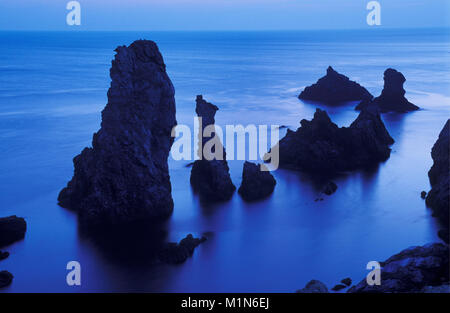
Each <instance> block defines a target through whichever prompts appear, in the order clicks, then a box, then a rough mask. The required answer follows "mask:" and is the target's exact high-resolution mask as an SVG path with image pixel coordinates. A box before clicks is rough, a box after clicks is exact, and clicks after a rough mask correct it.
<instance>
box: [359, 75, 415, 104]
mask: <svg viewBox="0 0 450 313" xmlns="http://www.w3.org/2000/svg"><path fill="white" fill-rule="evenodd" d="M405 81H406V79H405V76H403V74H402V73H400V72H397V71H396V70H394V69H392V68H389V69H387V70H386V71H385V72H384V88H383V91H382V92H381V95H380V96H379V97H377V98H374V99H373V100H371V99H364V100H363V101H361V103H360V104H358V105H357V106H356V110H362V109H364V108H367V107H370V106H374V107H376V108H378V109H379V110H380V112H382V113H385V112H400V113H402V112H409V111H416V110H419V107H418V106H416V105H414V104H412V103H411V102H409V101H408V100H407V99H406V98H405V89H403V84H404V83H405Z"/></svg>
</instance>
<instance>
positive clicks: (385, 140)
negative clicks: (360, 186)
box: [278, 109, 394, 176]
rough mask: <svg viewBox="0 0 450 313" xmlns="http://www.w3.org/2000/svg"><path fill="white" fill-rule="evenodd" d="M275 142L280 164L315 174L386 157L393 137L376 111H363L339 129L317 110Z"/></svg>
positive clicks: (352, 168) (372, 163)
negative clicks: (346, 125)
mask: <svg viewBox="0 0 450 313" xmlns="http://www.w3.org/2000/svg"><path fill="white" fill-rule="evenodd" d="M300 124H301V127H300V128H298V129H297V131H295V132H294V131H291V130H288V132H287V134H286V136H285V137H284V138H283V139H281V140H280V142H279V143H278V148H279V157H280V167H284V168H293V169H299V170H302V171H306V172H311V173H313V174H317V175H325V176H328V175H331V174H334V173H337V172H341V171H348V170H354V169H358V168H363V167H368V166H372V165H374V164H377V163H378V162H381V161H385V160H386V159H388V158H389V156H390V153H391V149H390V148H389V145H391V144H393V143H394V140H393V139H392V138H391V136H390V135H389V133H388V131H387V130H386V128H385V126H384V124H383V122H382V120H381V118H380V114H379V113H378V112H377V111H376V110H372V109H370V110H363V111H362V112H361V113H360V114H359V116H358V117H357V119H356V120H355V121H354V122H353V123H352V124H351V125H350V127H342V128H339V127H338V126H337V125H336V124H334V123H333V122H331V120H330V118H329V117H328V115H327V113H326V112H325V111H322V110H320V109H317V110H316V112H315V114H314V118H313V119H312V120H311V121H307V120H302V121H301V122H300Z"/></svg>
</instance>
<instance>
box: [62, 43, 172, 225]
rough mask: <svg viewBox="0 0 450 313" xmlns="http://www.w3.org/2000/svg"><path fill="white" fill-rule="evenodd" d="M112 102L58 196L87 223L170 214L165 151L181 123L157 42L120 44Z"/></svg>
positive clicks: (113, 64) (149, 217)
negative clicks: (178, 123) (172, 132)
mask: <svg viewBox="0 0 450 313" xmlns="http://www.w3.org/2000/svg"><path fill="white" fill-rule="evenodd" d="M115 51H116V52H117V54H116V55H115V58H114V60H113V61H112V67H111V70H110V76H111V87H110V88H109V91H108V103H107V104H106V107H105V108H104V110H103V111H102V123H101V128H100V130H99V131H98V132H97V133H95V134H94V136H93V139H92V148H85V149H84V150H83V151H82V152H81V154H80V155H78V156H76V157H75V158H74V159H73V163H74V168H75V170H74V175H73V178H72V180H71V181H70V182H69V183H68V185H67V187H66V188H64V189H63V190H62V191H61V192H60V194H59V197H58V201H59V204H60V205H61V206H62V207H65V208H69V209H73V210H77V211H78V214H79V218H80V221H81V222H82V224H84V225H86V226H94V225H98V224H118V223H127V222H131V221H134V220H138V219H147V218H148V219H154V218H161V217H166V216H168V215H170V214H171V212H172V210H173V200H172V195H171V184H170V177H169V171H168V164H167V158H168V154H169V150H170V148H171V146H172V143H173V138H172V137H171V131H172V128H173V127H174V126H175V125H176V119H175V98H174V94H175V91H174V87H173V85H172V82H171V81H170V79H169V77H168V75H167V73H166V66H165V64H164V61H163V58H162V56H161V53H160V52H159V50H158V47H157V45H156V43H154V42H153V41H149V40H137V41H135V42H133V43H132V44H131V45H130V46H128V47H126V46H121V47H118V48H117V49H116V50H115Z"/></svg>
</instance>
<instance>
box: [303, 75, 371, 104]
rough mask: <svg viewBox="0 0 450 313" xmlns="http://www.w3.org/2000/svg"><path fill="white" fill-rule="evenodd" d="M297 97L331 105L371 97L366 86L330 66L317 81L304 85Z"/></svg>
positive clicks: (369, 98)
mask: <svg viewBox="0 0 450 313" xmlns="http://www.w3.org/2000/svg"><path fill="white" fill-rule="evenodd" d="M298 97H299V99H302V100H312V101H319V102H323V103H326V104H331V105H336V104H339V103H342V102H347V101H354V100H371V99H372V98H373V96H372V95H371V94H370V93H369V92H368V91H367V89H366V88H364V87H362V86H361V85H360V84H358V83H356V82H354V81H351V80H350V79H349V78H348V77H347V76H344V75H342V74H339V73H338V72H336V71H335V70H334V69H333V68H332V67H331V66H330V67H328V69H327V75H325V76H324V77H322V78H320V79H319V80H318V81H317V83H315V84H313V85H311V86H309V87H306V88H305V89H304V90H303V91H302V92H301V93H300V95H299V96H298Z"/></svg>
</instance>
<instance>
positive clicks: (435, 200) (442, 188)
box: [426, 120, 450, 229]
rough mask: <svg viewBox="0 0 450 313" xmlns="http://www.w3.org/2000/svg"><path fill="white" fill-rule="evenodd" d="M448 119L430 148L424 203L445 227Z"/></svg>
mask: <svg viewBox="0 0 450 313" xmlns="http://www.w3.org/2000/svg"><path fill="white" fill-rule="evenodd" d="M449 124H450V120H447V122H446V123H445V126H444V128H443V129H442V131H441V133H440V134H439V138H438V140H437V141H436V143H435V144H434V146H433V148H432V150H431V157H432V158H433V166H432V167H431V169H430V171H429V172H428V177H429V179H430V184H431V190H430V192H428V195H427V198H426V204H427V205H428V206H429V207H430V208H431V210H432V211H433V215H434V216H436V217H437V218H438V219H439V221H440V222H441V223H442V224H443V225H444V227H445V228H446V229H448V228H449V210H450V207H449V195H450V188H449V175H450V161H449V149H450V147H449V145H450V144H449V141H450V127H449Z"/></svg>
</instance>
